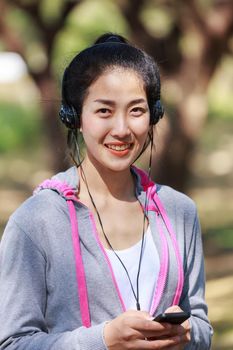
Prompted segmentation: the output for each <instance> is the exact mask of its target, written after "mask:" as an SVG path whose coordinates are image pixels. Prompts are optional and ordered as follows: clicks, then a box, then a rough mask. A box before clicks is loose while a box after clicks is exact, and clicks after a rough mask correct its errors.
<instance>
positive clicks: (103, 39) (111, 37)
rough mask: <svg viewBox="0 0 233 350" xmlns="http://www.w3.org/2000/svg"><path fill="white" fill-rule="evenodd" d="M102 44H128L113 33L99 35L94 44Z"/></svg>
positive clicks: (121, 37)
mask: <svg viewBox="0 0 233 350" xmlns="http://www.w3.org/2000/svg"><path fill="white" fill-rule="evenodd" d="M104 43H118V44H128V41H127V40H126V39H125V38H124V37H123V36H121V35H119V34H114V33H106V34H103V35H101V36H100V37H99V38H98V39H97V40H96V41H95V43H94V44H95V45H96V44H104Z"/></svg>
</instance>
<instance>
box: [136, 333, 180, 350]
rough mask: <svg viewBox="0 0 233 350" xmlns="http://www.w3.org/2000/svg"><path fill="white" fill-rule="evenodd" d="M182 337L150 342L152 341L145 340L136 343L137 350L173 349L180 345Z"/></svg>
mask: <svg viewBox="0 0 233 350" xmlns="http://www.w3.org/2000/svg"><path fill="white" fill-rule="evenodd" d="M180 341H181V339H180V337H179V336H176V337H171V338H167V339H159V340H158V339H157V340H150V339H144V340H137V342H135V349H138V350H142V349H145V350H146V349H148V350H149V349H151V350H157V349H158V350H159V349H172V348H173V347H174V346H177V345H179V344H180Z"/></svg>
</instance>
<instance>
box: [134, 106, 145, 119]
mask: <svg viewBox="0 0 233 350" xmlns="http://www.w3.org/2000/svg"><path fill="white" fill-rule="evenodd" d="M144 113H146V109H145V108H142V107H134V108H132V110H131V111H130V114H131V115H133V116H134V117H140V116H141V115H143V114H144Z"/></svg>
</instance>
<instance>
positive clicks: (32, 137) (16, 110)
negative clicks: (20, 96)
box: [0, 103, 41, 153]
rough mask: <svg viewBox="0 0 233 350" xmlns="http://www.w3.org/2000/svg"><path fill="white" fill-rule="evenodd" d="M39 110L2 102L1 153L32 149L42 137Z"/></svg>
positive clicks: (0, 109) (0, 121) (0, 116)
mask: <svg viewBox="0 0 233 350" xmlns="http://www.w3.org/2000/svg"><path fill="white" fill-rule="evenodd" d="M38 117H39V112H38V111H37V110H33V109H26V108H23V107H20V106H19V105H14V104H6V103H5V104H3V103H1V104H0V125H1V128H0V153H8V152H11V151H13V152H15V150H22V151H23V150H24V149H28V148H29V149H32V151H33V148H35V147H36V145H37V144H38V142H39V139H40V133H41V125H40V120H39V118H38Z"/></svg>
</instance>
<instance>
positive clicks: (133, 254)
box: [106, 226, 160, 312]
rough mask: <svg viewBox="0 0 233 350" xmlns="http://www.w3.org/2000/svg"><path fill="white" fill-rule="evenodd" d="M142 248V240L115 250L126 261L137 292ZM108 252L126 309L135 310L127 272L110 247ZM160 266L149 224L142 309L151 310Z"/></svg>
mask: <svg viewBox="0 0 233 350" xmlns="http://www.w3.org/2000/svg"><path fill="white" fill-rule="evenodd" d="M140 250H141V240H140V241H139V242H138V243H136V244H135V245H133V246H132V247H130V248H128V249H124V250H116V251H115V252H116V253H117V255H118V256H119V257H120V259H121V260H122V262H123V263H124V265H125V267H126V269H127V271H128V273H129V276H130V279H131V281H132V284H133V288H134V291H135V294H136V290H137V287H136V284H137V273H138V263H139V256H140ZM106 252H107V255H108V257H109V260H110V262H111V265H112V269H113V272H114V275H115V278H116V281H117V284H118V288H119V290H120V293H121V296H122V299H123V301H124V304H125V307H126V310H129V309H134V310H135V309H136V300H135V298H134V295H133V292H132V289H131V286H130V282H129V279H128V277H127V274H126V272H125V270H124V268H123V266H122V264H121V262H120V261H119V259H118V258H117V257H116V255H115V254H114V252H113V251H112V250H110V249H106ZM159 268H160V262H159V255H158V252H157V249H156V246H155V244H154V241H153V237H152V234H151V230H150V226H148V228H147V231H146V233H145V237H144V246H143V254H142V262H141V270H140V275H139V302H140V306H141V310H144V311H148V312H149V311H150V307H151V303H152V298H153V294H154V289H155V287H156V283H157V279H158V275H159Z"/></svg>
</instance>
